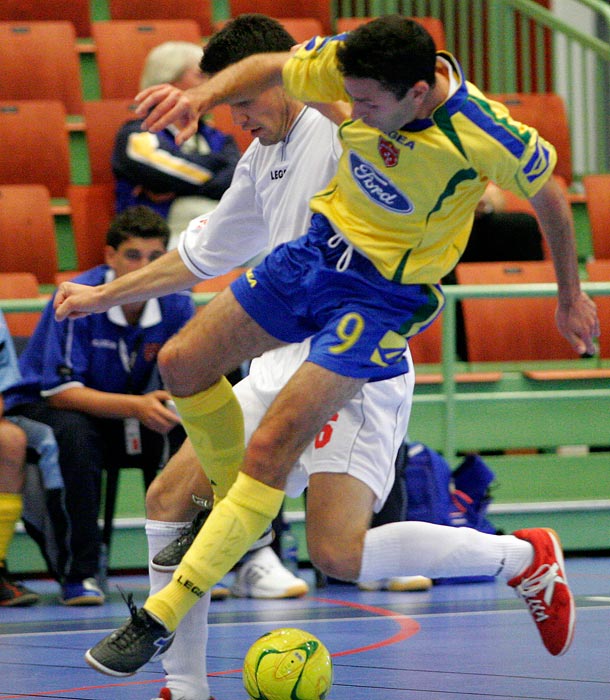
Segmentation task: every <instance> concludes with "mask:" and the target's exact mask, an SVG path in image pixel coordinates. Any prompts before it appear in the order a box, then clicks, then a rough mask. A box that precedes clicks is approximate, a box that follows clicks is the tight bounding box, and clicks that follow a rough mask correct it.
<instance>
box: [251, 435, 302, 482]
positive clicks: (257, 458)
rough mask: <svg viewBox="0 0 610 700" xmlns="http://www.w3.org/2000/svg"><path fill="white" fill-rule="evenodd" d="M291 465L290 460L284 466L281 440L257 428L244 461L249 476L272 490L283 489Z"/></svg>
mask: <svg viewBox="0 0 610 700" xmlns="http://www.w3.org/2000/svg"><path fill="white" fill-rule="evenodd" d="M291 464H292V460H291V461H290V462H289V465H288V466H286V464H284V460H283V456H282V440H281V438H280V437H279V436H278V435H277V434H276V433H275V432H274V431H272V430H267V429H260V428H259V429H258V430H256V431H255V432H254V434H253V435H252V437H251V438H250V442H249V443H248V449H247V451H246V457H245V460H244V465H245V466H246V467H247V472H248V473H249V475H250V476H252V477H253V478H254V479H257V480H258V481H262V482H263V483H264V484H267V485H268V486H272V487H273V488H276V489H283V488H284V486H285V485H286V474H287V472H288V471H289V469H290V465H291Z"/></svg>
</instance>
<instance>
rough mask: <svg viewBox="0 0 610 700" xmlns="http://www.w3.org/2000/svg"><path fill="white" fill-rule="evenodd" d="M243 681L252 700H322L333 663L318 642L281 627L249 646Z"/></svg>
mask: <svg viewBox="0 0 610 700" xmlns="http://www.w3.org/2000/svg"><path fill="white" fill-rule="evenodd" d="M243 681H244V688H245V689H246V691H247V692H248V695H249V696H250V697H251V698H252V699H253V700H324V698H326V697H327V696H328V691H329V690H330V687H331V685H332V683H333V663H332V660H331V658H330V654H329V653H328V650H327V648H326V647H325V646H324V644H322V642H321V641H320V640H319V639H317V638H316V637H314V636H313V635H312V634H309V632H305V631H304V630H299V629H294V628H291V627H284V628H281V629H277V630H273V631H272V632H267V634H264V635H263V636H262V637H259V639H257V640H256V641H255V642H254V644H253V645H252V646H251V647H250V649H249V650H248V653H247V654H246V658H245V659H244V670H243Z"/></svg>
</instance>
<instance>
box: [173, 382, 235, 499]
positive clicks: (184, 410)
mask: <svg viewBox="0 0 610 700" xmlns="http://www.w3.org/2000/svg"><path fill="white" fill-rule="evenodd" d="M174 401H175V402H176V408H177V409H178V413H179V414H180V418H181V419H182V424H183V425H184V429H185V430H186V432H187V434H188V436H189V438H190V440H191V442H192V443H193V448H194V450H195V453H196V454H197V457H198V458H199V461H200V462H201V464H202V466H203V470H204V471H205V473H206V475H207V477H208V479H209V480H210V483H211V484H212V488H213V490H214V495H215V497H216V500H219V499H221V498H224V497H225V496H226V494H227V491H228V490H229V488H230V486H231V484H232V483H233V482H234V481H235V478H236V476H237V472H238V471H239V468H240V467H241V463H242V460H243V457H244V449H245V447H244V417H243V413H242V411H241V406H240V405H239V402H238V401H237V398H236V396H235V394H234V392H233V388H232V387H231V384H230V383H229V381H228V380H227V379H226V378H225V377H223V378H222V379H221V380H220V381H219V382H218V383H216V384H214V386H212V387H210V388H209V389H207V390H206V391H201V392H199V393H198V394H194V395H193V396H187V397H186V398H180V397H174Z"/></svg>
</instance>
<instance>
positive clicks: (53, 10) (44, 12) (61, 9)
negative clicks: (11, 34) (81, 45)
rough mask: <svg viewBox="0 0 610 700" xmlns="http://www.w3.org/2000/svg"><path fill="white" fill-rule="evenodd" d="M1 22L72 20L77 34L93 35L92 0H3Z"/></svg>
mask: <svg viewBox="0 0 610 700" xmlns="http://www.w3.org/2000/svg"><path fill="white" fill-rule="evenodd" d="M0 21H1V22H7V21H8V22H60V21H64V22H72V24H73V25H74V29H75V30H76V35H77V36H79V37H83V38H86V37H90V36H91V2H90V0H44V2H41V0H2V2H0Z"/></svg>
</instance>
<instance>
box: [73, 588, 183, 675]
mask: <svg viewBox="0 0 610 700" xmlns="http://www.w3.org/2000/svg"><path fill="white" fill-rule="evenodd" d="M125 602H126V603H127V605H128V606H129V612H130V613H131V620H129V621H128V622H126V623H125V624H124V625H122V626H121V627H119V629H118V630H115V631H114V632H113V633H112V634H109V635H108V636H107V637H104V639H102V641H101V642H98V643H97V644H96V645H95V646H94V647H93V648H92V649H89V650H88V651H87V653H86V654H85V661H86V662H87V663H88V664H89V665H90V666H92V667H93V668H94V669H95V670H96V671H99V672H100V673H105V674H106V675H108V676H132V675H133V674H134V673H135V672H136V671H138V670H139V669H140V668H142V666H144V664H146V663H148V662H149V661H152V660H153V659H155V658H156V657H157V656H159V655H160V654H162V653H163V652H164V651H165V650H166V649H168V648H169V646H170V645H171V643H172V642H173V641H174V632H170V631H169V630H167V629H166V628H165V627H164V626H163V625H162V624H161V623H160V622H158V621H157V620H156V619H155V618H153V617H152V615H150V614H149V613H148V612H146V610H144V608H140V610H138V608H137V607H136V606H135V605H134V603H133V598H132V596H131V594H130V595H129V596H128V597H127V598H126V599H125Z"/></svg>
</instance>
